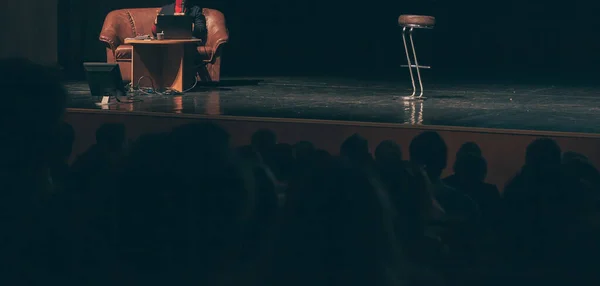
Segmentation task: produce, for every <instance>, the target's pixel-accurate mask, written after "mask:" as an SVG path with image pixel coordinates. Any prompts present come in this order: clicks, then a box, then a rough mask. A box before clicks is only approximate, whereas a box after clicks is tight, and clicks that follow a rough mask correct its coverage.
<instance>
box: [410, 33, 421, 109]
mask: <svg viewBox="0 0 600 286" xmlns="http://www.w3.org/2000/svg"><path fill="white" fill-rule="evenodd" d="M412 32H413V28H410V33H409V36H410V46H411V47H412V52H413V57H415V66H416V67H417V78H418V79H419V87H420V88H421V92H420V94H419V98H423V81H422V80H421V67H420V66H419V61H418V60H417V51H416V50H415V42H414V41H413V33H412Z"/></svg>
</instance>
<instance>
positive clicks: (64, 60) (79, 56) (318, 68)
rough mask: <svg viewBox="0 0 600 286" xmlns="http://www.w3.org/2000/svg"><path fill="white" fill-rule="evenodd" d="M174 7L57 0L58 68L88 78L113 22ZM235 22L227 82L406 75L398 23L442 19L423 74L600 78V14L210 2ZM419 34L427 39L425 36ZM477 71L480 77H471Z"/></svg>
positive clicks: (159, 0) (528, 5)
mask: <svg viewBox="0 0 600 286" xmlns="http://www.w3.org/2000/svg"><path fill="white" fill-rule="evenodd" d="M167 3H168V1H166V0H164V1H163V0H104V1H85V2H84V1H82V0H59V17H58V19H59V23H58V27H59V29H58V34H59V39H58V51H59V61H60V64H61V65H62V66H63V67H65V68H66V70H67V71H68V72H69V74H70V75H71V76H72V77H81V76H82V73H81V63H82V62H84V61H104V60H105V52H104V45H103V43H101V42H100V41H98V34H99V32H100V29H101V27H102V24H103V21H104V17H105V16H106V14H107V13H108V12H110V11H111V10H114V9H120V8H134V7H159V6H162V5H164V4H167ZM204 3H205V5H204V6H205V7H209V8H215V9H218V10H221V11H222V12H223V13H224V14H225V16H226V18H227V26H228V28H229V32H230V39H231V40H230V43H229V44H228V46H227V47H226V50H225V51H224V56H223V67H222V69H223V70H222V72H223V76H265V75H322V74H323V75H324V74H327V75H339V76H346V75H353V76H357V77H383V76H395V75H396V74H398V73H399V72H406V71H403V70H402V69H400V68H399V65H400V64H404V63H405V61H406V60H405V58H404V53H403V47H402V41H401V34H400V31H401V30H400V28H399V27H398V25H397V18H398V16H399V15H400V14H404V13H417V14H430V15H434V16H436V17H437V26H436V28H435V30H433V31H424V32H423V33H418V35H417V36H418V38H416V40H418V41H420V42H418V44H419V45H418V48H420V50H419V51H420V54H419V55H420V56H421V58H422V59H421V63H422V64H431V65H433V66H434V68H435V69H434V70H436V71H437V72H438V74H444V75H454V74H459V71H466V72H469V71H470V72H471V73H472V74H478V75H482V74H489V75H491V76H492V77H493V76H494V75H497V74H504V75H506V74H508V75H520V76H523V75H528V76H531V75H545V74H565V75H573V74H586V75H593V76H595V74H596V73H597V70H598V68H597V67H598V64H600V49H599V48H600V39H599V36H598V34H600V32H599V29H598V27H599V25H598V20H597V18H598V15H597V14H598V13H599V10H598V9H597V8H598V6H599V5H598V4H595V3H592V1H589V0H572V1H568V2H558V1H541V0H535V1H527V0H507V1H481V0H477V1H476V0H463V1H440V0H438V1H433V0H428V1H390V0H371V1H354V2H353V1H340V0H322V1H317V0H306V1H276V0H256V1H241V0H223V1H205V2H204ZM419 32H420V31H419ZM473 71H476V72H473Z"/></svg>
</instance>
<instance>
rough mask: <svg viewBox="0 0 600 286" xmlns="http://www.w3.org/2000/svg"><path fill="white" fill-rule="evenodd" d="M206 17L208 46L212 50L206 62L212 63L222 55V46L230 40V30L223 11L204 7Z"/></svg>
mask: <svg viewBox="0 0 600 286" xmlns="http://www.w3.org/2000/svg"><path fill="white" fill-rule="evenodd" d="M203 14H204V16H205V17H206V30H207V35H206V47H207V48H208V49H209V50H211V51H212V53H211V54H210V55H209V57H208V59H207V60H205V61H206V62H209V63H212V62H214V61H215V59H216V58H217V57H218V56H219V55H220V52H221V47H222V46H223V45H224V44H225V43H227V42H228V41H229V31H228V30H227V26H226V24H225V16H224V15H223V13H221V12H220V11H217V10H213V9H206V8H205V9H204V11H203Z"/></svg>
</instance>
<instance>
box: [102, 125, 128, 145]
mask: <svg viewBox="0 0 600 286" xmlns="http://www.w3.org/2000/svg"><path fill="white" fill-rule="evenodd" d="M96 144H98V145H100V146H102V147H103V148H105V150H107V151H110V152H120V151H121V150H123V147H124V146H125V125H123V124H120V123H105V124H102V126H100V127H99V128H98V129H97V130H96Z"/></svg>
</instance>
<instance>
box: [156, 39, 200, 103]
mask: <svg viewBox="0 0 600 286" xmlns="http://www.w3.org/2000/svg"><path fill="white" fill-rule="evenodd" d="M165 48H166V50H165V51H164V54H163V55H164V58H163V80H164V83H165V85H166V86H168V87H170V88H171V89H172V90H175V91H178V92H182V91H184V90H187V89H190V88H191V87H193V86H194V81H195V77H196V73H195V69H194V62H193V61H194V58H193V53H192V50H193V49H194V48H195V47H194V45H185V44H181V45H168V46H167V47H165Z"/></svg>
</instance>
